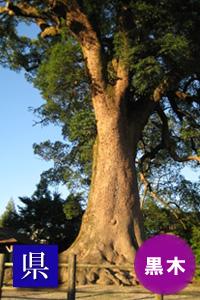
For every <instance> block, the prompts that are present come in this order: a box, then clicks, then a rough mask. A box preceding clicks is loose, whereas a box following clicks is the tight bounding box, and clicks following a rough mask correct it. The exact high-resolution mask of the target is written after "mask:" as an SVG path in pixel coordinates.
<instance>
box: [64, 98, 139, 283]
mask: <svg viewBox="0 0 200 300" xmlns="http://www.w3.org/2000/svg"><path fill="white" fill-rule="evenodd" d="M99 103H100V102H99ZM96 118H97V130H98V137H97V139H96V143H95V145H94V157H93V174H92V183H91V189H90V194H89V202H88V207H87V210H86V212H85V214H84V216H83V221H82V226H81V230H80V233H79V236H78V238H77V239H76V241H75V242H74V244H73V245H72V246H71V247H70V248H69V249H68V250H67V251H66V252H64V253H63V254H62V256H61V260H62V261H63V260H66V256H67V255H68V254H69V253H71V252H73V253H75V254H77V260H78V262H84V263H92V264H99V263H106V262H107V263H111V264H116V265H120V264H126V263H131V264H133V262H134V254H135V250H136V248H137V247H138V245H140V244H141V242H142V214H141V211H140V202H139V194H138V187H137V177H136V170H135V163H134V159H135V154H136V148H137V142H138V139H139V135H140V133H139V132H138V126H137V124H135V123H136V120H135V122H134V121H133V120H132V121H128V117H127V112H126V110H123V109H121V108H119V109H116V107H115V109H114V108H113V109H108V108H106V109H104V107H103V106H101V105H100V106H99V109H97V111H96ZM101 272H102V271H101ZM107 272H108V270H107ZM97 273H98V272H97V270H95V274H96V275H95V278H96V279H97V281H98V280H99V281H101V278H100V276H99V274H98V275H97ZM107 275H108V276H105V274H103V275H102V276H103V277H108V278H109V280H108V278H107V279H106V280H105V281H106V282H107V280H108V281H109V283H110V280H111V277H112V276H113V280H111V281H113V282H115V283H116V280H117V281H118V282H119V281H120V282H127V278H125V277H126V276H125V277H124V279H122V278H123V276H122V274H121V275H120V276H121V277H120V278H121V280H119V279H117V278H114V275H113V274H112V276H111V274H110V273H109V274H107ZM90 277H91V278H92V282H93V281H94V276H90ZM118 277H119V276H118ZM132 279H133V278H132ZM83 281H84V280H83ZM87 282H88V280H87ZM81 283H83V282H82V281H81ZM129 283H130V281H129Z"/></svg>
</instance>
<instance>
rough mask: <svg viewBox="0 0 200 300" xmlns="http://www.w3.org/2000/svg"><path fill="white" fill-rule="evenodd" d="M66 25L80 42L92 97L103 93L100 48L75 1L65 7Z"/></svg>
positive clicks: (87, 20)
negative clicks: (89, 79) (90, 84)
mask: <svg viewBox="0 0 200 300" xmlns="http://www.w3.org/2000/svg"><path fill="white" fill-rule="evenodd" d="M66 22H67V25H68V27H69V29H70V31H71V32H72V34H73V35H74V36H75V37H76V39H77V40H78V41H79V42H80V45H81V47H82V51H83V55H84V58H85V61H86V65H87V68H88V72H89V75H90V78H91V83H92V88H93V95H94V96H95V95H96V94H99V93H103V91H104V90H105V87H106V82H105V78H104V74H103V62H102V48H101V44H100V41H99V40H98V37H97V33H96V32H95V30H94V28H93V27H92V24H91V23H90V21H89V19H88V17H87V16H86V15H85V14H84V12H83V11H81V9H80V7H79V5H78V4H77V2H76V1H71V5H68V6H67V20H66Z"/></svg>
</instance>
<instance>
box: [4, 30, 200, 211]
mask: <svg viewBox="0 0 200 300" xmlns="http://www.w3.org/2000/svg"><path fill="white" fill-rule="evenodd" d="M19 30H20V32H21V33H23V34H27V32H28V34H29V36H30V35H31V36H34V35H35V34H36V29H35V28H34V27H31V28H30V27H27V26H25V25H22V26H21V27H20V28H19ZM0 86H1V95H0V137H1V147H0V214H1V213H2V212H3V211H4V209H5V206H6V204H7V202H8V201H9V199H10V198H11V197H12V198H13V199H14V201H15V203H16V204H18V203H19V201H18V197H19V196H31V195H32V193H33V192H34V190H35V185H36V184H37V183H38V182H39V179H40V174H41V172H42V171H44V170H46V169H48V168H49V167H50V166H52V164H51V163H49V162H45V161H43V160H41V159H40V158H39V157H37V156H35V155H34V154H33V148H32V145H33V143H40V142H42V141H44V140H47V139H50V140H51V141H55V140H60V139H62V137H61V134H60V128H59V127H55V126H53V125H52V126H48V127H41V126H39V125H38V126H33V124H34V119H35V117H34V115H33V113H32V112H30V111H29V110H28V108H29V107H38V106H40V105H41V104H42V98H41V96H40V94H39V92H38V91H37V90H36V89H34V88H33V87H32V85H31V84H30V83H28V82H27V81H26V79H25V78H24V75H23V73H15V72H13V71H9V70H8V69H3V68H1V67H0ZM184 174H185V175H186V177H187V178H188V179H191V180H195V179H197V177H198V174H199V173H194V172H192V170H191V169H190V168H185V172H184ZM59 191H61V192H62V193H63V196H66V194H67V189H66V187H60V188H59Z"/></svg>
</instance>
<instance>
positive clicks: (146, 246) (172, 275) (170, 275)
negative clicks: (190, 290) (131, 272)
mask: <svg viewBox="0 0 200 300" xmlns="http://www.w3.org/2000/svg"><path fill="white" fill-rule="evenodd" d="M135 272H136V275H137V277H138V280H139V282H140V283H141V284H142V285H143V286H144V287H145V288H147V289H148V290H150V291H152V292H154V293H156V294H163V295H164V294H174V293H176V292H178V291H180V290H182V289H183V288H184V287H186V286H187V285H188V284H189V283H190V282H191V281H192V278H193V276H194V273H195V256H194V254H193V252H192V250H191V248H190V246H189V245H188V244H187V243H186V242H185V241H184V240H183V239H181V238H180V237H177V236H175V235H173V234H160V235H157V236H154V237H152V238H150V239H148V240H146V241H145V242H144V243H143V244H142V246H141V247H140V248H139V249H138V251H137V253H136V257H135Z"/></svg>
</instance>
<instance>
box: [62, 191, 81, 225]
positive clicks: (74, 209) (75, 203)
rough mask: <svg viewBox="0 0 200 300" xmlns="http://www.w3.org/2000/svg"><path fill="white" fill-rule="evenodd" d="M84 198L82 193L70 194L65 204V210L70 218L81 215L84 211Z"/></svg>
mask: <svg viewBox="0 0 200 300" xmlns="http://www.w3.org/2000/svg"><path fill="white" fill-rule="evenodd" d="M82 202H83V199H82V197H81V195H80V194H78V195H72V194H71V195H69V196H68V197H67V200H66V202H65V203H64V204H63V211H64V214H65V216H66V218H67V219H68V220H71V219H74V218H77V217H80V216H81V215H82V213H83V209H82V207H81V203H82Z"/></svg>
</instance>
